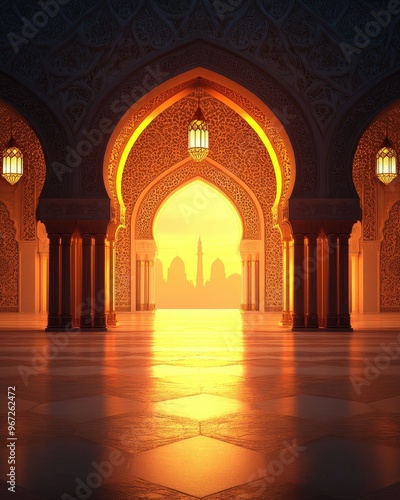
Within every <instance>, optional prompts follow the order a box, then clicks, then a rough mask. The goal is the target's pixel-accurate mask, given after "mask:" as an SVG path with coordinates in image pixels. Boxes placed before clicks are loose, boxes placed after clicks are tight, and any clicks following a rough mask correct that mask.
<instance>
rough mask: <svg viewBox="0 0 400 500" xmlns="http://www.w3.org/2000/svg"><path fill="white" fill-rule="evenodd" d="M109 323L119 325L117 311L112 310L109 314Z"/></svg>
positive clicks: (109, 324)
mask: <svg viewBox="0 0 400 500" xmlns="http://www.w3.org/2000/svg"><path fill="white" fill-rule="evenodd" d="M107 325H108V326H118V325H119V323H118V320H117V314H116V313H115V312H110V313H108V314H107Z"/></svg>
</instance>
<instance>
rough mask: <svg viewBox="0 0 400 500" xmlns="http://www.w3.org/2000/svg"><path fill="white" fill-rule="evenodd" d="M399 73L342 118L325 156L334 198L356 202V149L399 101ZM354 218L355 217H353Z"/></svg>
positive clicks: (379, 84) (370, 93) (362, 97)
mask: <svg viewBox="0 0 400 500" xmlns="http://www.w3.org/2000/svg"><path fill="white" fill-rule="evenodd" d="M399 88H400V73H397V74H395V75H392V76H391V77H388V78H387V79H385V80H384V81H380V82H379V83H378V84H376V85H375V86H373V87H372V88H370V89H369V90H368V91H367V92H365V93H364V94H363V95H362V96H361V97H360V98H359V99H358V100H357V101H353V104H352V107H351V108H350V109H347V110H346V113H345V114H344V112H343V114H342V116H343V119H342V120H341V121H340V122H339V123H338V125H337V126H336V132H335V133H334V134H333V137H332V140H331V144H332V146H331V148H330V150H329V152H328V161H327V165H328V172H329V175H328V183H329V185H328V191H329V196H331V197H333V198H339V197H343V198H344V197H349V198H358V195H357V192H356V189H355V186H354V182H353V178H352V168H353V159H354V156H355V152H356V149H357V145H358V144H359V142H360V139H361V137H362V135H363V133H364V132H365V131H366V129H367V128H368V127H369V125H370V124H371V122H373V121H374V119H375V118H376V117H377V116H378V115H379V113H381V111H382V110H384V109H385V108H386V107H388V106H390V105H391V104H392V103H394V102H395V101H396V100H398V99H399ZM356 215H357V214H356Z"/></svg>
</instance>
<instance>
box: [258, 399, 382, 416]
mask: <svg viewBox="0 0 400 500" xmlns="http://www.w3.org/2000/svg"><path fill="white" fill-rule="evenodd" d="M256 407H257V408H258V409H260V410H264V411H268V412H271V413H280V414H282V415H291V416H293V417H301V418H315V419H323V420H324V419H326V420H329V419H335V418H345V417H351V416H352V415H360V414H363V413H368V412H372V411H374V408H372V407H371V406H370V405H367V404H365V403H360V402H358V401H346V400H344V399H336V398H324V397H321V396H309V395H306V394H299V395H297V396H290V397H287V398H281V399H271V400H269V401H264V402H262V403H258V404H257V405H256Z"/></svg>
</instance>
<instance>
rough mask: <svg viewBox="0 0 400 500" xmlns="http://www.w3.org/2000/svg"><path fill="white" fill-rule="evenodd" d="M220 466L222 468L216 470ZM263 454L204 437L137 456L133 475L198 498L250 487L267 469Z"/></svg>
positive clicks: (134, 459)
mask: <svg viewBox="0 0 400 500" xmlns="http://www.w3.org/2000/svg"><path fill="white" fill-rule="evenodd" d="M216 464H218V466H216ZM265 466H266V459H265V457H264V456H263V455H261V453H257V452H255V451H251V450H247V449H246V448H242V447H240V446H234V445H232V444H229V443H224V442H222V441H218V440H217V439H211V438H208V437H204V436H196V437H193V438H190V439H184V440H182V441H179V442H177V443H173V444H169V445H166V446H160V447H159V448H156V449H154V450H150V451H144V452H142V453H137V454H136V455H135V456H134V457H133V459H132V462H131V469H130V472H131V473H132V474H133V475H135V476H138V477H140V478H142V479H146V480H147V481H150V482H152V483H158V484H161V485H163V486H167V487H169V488H171V489H174V490H177V491H181V492H183V493H187V494H189V495H193V496H195V497H198V498H202V497H205V496H207V495H211V494H212V493H217V492H219V491H223V490H226V489H228V488H232V487H234V486H238V485H240V484H244V483H248V482H250V481H251V480H252V475H253V474H254V471H256V470H258V469H262V468H265Z"/></svg>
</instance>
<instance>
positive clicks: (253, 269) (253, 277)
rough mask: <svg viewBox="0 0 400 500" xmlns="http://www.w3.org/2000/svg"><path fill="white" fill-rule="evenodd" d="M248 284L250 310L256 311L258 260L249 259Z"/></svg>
mask: <svg viewBox="0 0 400 500" xmlns="http://www.w3.org/2000/svg"><path fill="white" fill-rule="evenodd" d="M249 266H250V280H249V286H250V291H251V296H250V298H251V307H250V309H251V310H252V311H258V261H257V260H251V261H250V262H249Z"/></svg>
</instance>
